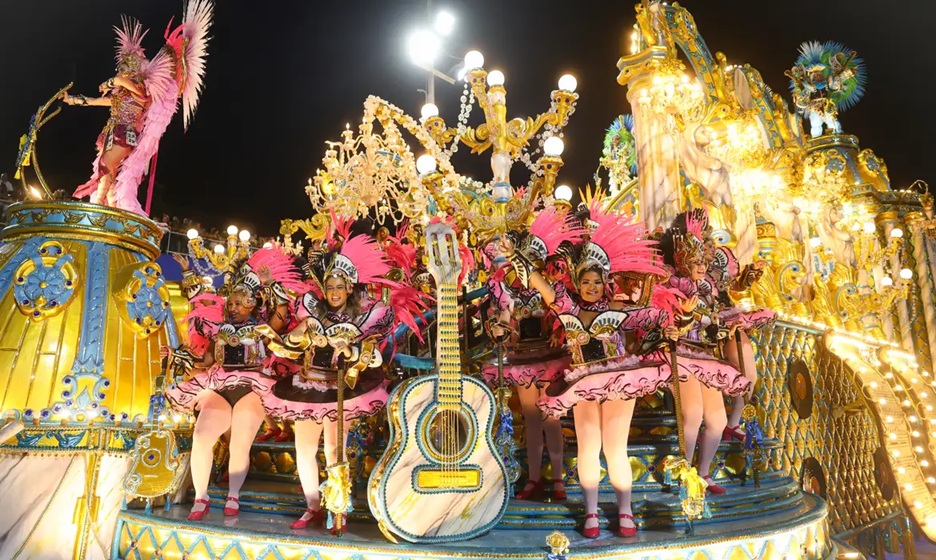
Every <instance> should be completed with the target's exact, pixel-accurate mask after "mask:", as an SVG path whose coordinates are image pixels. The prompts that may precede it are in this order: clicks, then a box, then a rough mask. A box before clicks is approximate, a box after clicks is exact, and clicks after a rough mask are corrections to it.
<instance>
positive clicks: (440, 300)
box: [436, 281, 462, 410]
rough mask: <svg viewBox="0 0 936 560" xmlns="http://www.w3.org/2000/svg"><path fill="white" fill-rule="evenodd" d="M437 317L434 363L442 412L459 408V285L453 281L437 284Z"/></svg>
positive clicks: (460, 396) (438, 398) (460, 389)
mask: <svg viewBox="0 0 936 560" xmlns="http://www.w3.org/2000/svg"><path fill="white" fill-rule="evenodd" d="M436 305H437V307H438V315H437V320H436V325H437V326H438V336H437V341H436V362H437V364H438V368H439V384H438V388H437V394H436V398H437V400H438V403H439V407H440V408H441V409H443V410H445V409H450V410H457V409H458V408H459V407H460V406H461V400H462V386H461V348H460V346H459V343H458V286H457V285H455V283H454V282H451V281H449V282H443V283H440V284H439V285H438V287H437V290H436Z"/></svg>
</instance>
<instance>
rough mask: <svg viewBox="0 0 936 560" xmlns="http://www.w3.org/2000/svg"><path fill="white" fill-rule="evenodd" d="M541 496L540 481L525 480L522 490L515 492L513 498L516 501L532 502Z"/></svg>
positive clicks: (541, 485) (541, 483) (541, 486)
mask: <svg viewBox="0 0 936 560" xmlns="http://www.w3.org/2000/svg"><path fill="white" fill-rule="evenodd" d="M542 495H543V481H542V480H527V481H526V484H525V485H524V486H523V490H521V491H519V492H517V495H516V496H515V497H516V498H517V499H518V500H533V499H536V498H539V497H541V496H542Z"/></svg>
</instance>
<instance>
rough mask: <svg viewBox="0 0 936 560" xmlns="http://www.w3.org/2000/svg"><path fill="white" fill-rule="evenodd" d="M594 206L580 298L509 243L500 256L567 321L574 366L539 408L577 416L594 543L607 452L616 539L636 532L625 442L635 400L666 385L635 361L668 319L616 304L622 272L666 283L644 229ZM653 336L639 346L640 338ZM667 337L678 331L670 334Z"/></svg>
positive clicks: (574, 264)
mask: <svg viewBox="0 0 936 560" xmlns="http://www.w3.org/2000/svg"><path fill="white" fill-rule="evenodd" d="M600 204H601V201H600V200H599V199H596V200H595V201H593V203H592V206H591V208H590V219H591V221H592V222H594V223H596V224H597V226H596V227H595V229H594V231H592V232H591V237H590V240H589V241H587V242H584V243H581V244H579V245H578V246H576V247H574V249H573V250H572V251H570V254H569V260H570V267H569V268H570V270H571V272H572V280H573V282H574V286H575V293H572V294H570V293H568V292H567V291H566V289H565V287H564V286H563V285H562V284H559V285H557V286H556V287H554V286H553V285H550V283H549V282H548V281H546V279H545V278H544V277H543V276H542V275H541V274H540V273H539V272H536V270H535V268H534V267H533V264H532V262H531V261H530V259H529V257H528V256H526V255H524V254H523V253H521V252H517V251H515V250H514V247H513V244H512V243H511V242H510V240H509V239H506V238H504V240H503V241H502V245H501V250H502V251H503V253H504V255H505V256H506V257H507V258H508V259H509V260H510V261H511V263H512V264H513V267H514V271H515V272H516V273H517V275H518V276H519V277H520V279H521V281H525V282H529V285H530V286H531V287H533V288H534V289H536V290H537V291H539V292H540V294H542V297H543V301H544V303H545V304H546V305H550V306H552V308H553V309H554V310H556V312H557V313H559V317H560V319H561V321H562V324H563V326H564V328H565V332H566V344H567V345H568V347H569V350H570V353H571V354H572V365H571V367H570V369H567V370H566V371H565V372H563V375H562V376H561V377H559V378H558V379H557V380H555V381H554V382H552V383H551V384H550V385H549V387H548V388H547V389H546V394H545V395H544V396H543V397H542V398H540V399H539V401H538V402H537V405H538V406H539V407H540V409H541V410H543V411H544V412H545V413H546V414H547V415H549V416H551V417H554V418H558V417H560V416H562V415H563V414H565V413H566V412H568V411H569V410H570V409H571V410H572V411H573V416H574V419H575V434H576V440H577V442H578V472H579V481H580V483H581V485H582V491H583V493H584V496H585V528H584V532H583V533H584V535H585V536H586V537H589V538H596V537H598V534H599V527H598V483H599V481H600V463H599V456H600V454H601V452H602V450H604V454H605V458H606V459H607V462H608V475H609V477H610V478H611V484H612V485H613V486H614V490H615V494H616V497H617V505H618V519H619V525H618V529H617V534H618V535H619V536H623V537H630V536H634V535H635V534H636V532H637V526H636V523H635V521H634V516H633V514H632V511H631V485H632V482H633V475H632V473H631V467H630V460H629V459H628V456H627V436H628V433H629V431H630V421H631V417H632V415H633V412H634V399H636V398H637V397H641V396H644V395H647V394H649V393H652V392H654V391H656V390H657V389H659V388H660V387H661V386H662V385H663V384H664V383H665V382H666V376H665V375H664V374H663V372H661V370H660V368H659V367H654V366H647V365H644V364H642V363H641V362H640V360H639V359H638V357H637V356H636V354H638V353H641V352H643V351H647V350H649V349H652V348H655V346H656V345H657V344H659V343H660V342H662V341H663V339H664V329H663V327H662V325H663V324H664V323H665V322H666V321H667V319H668V317H669V316H668V314H667V312H665V311H663V310H660V309H653V308H648V307H630V308H625V307H624V306H623V305H622V304H621V303H620V302H614V301H611V297H610V295H611V293H612V290H611V287H610V281H609V277H610V275H611V274H612V273H617V272H634V273H640V274H653V275H662V274H664V271H663V270H662V269H661V268H660V267H659V265H658V264H657V263H656V261H657V260H658V258H659V257H658V255H657V254H656V250H655V248H654V246H655V243H654V242H652V241H650V240H648V239H646V231H645V230H644V227H643V225H642V224H639V223H637V224H634V223H630V219H629V218H628V217H626V216H623V215H615V214H606V213H605V212H604V210H602V209H601V208H600ZM638 329H639V330H641V331H643V332H645V333H648V334H647V336H646V338H644V339H643V340H638V339H637V337H636V336H635V331H637V330H638ZM668 334H669V335H671V336H675V334H676V331H675V330H674V329H670V331H669V333H668Z"/></svg>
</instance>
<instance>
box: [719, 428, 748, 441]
mask: <svg viewBox="0 0 936 560" xmlns="http://www.w3.org/2000/svg"><path fill="white" fill-rule="evenodd" d="M739 428H740V426H735V427H733V428H732V427H731V426H725V429H724V430H723V431H722V436H721V438H722V441H728V442H730V441H731V440H732V439H736V440H738V441H740V442H743V441H744V432H742V431H741V430H740V429H739Z"/></svg>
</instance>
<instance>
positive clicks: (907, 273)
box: [900, 268, 913, 280]
mask: <svg viewBox="0 0 936 560" xmlns="http://www.w3.org/2000/svg"><path fill="white" fill-rule="evenodd" d="M900 277H901V278H903V279H904V280H909V279H911V278H913V271H912V270H910V269H909V268H901V269H900Z"/></svg>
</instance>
